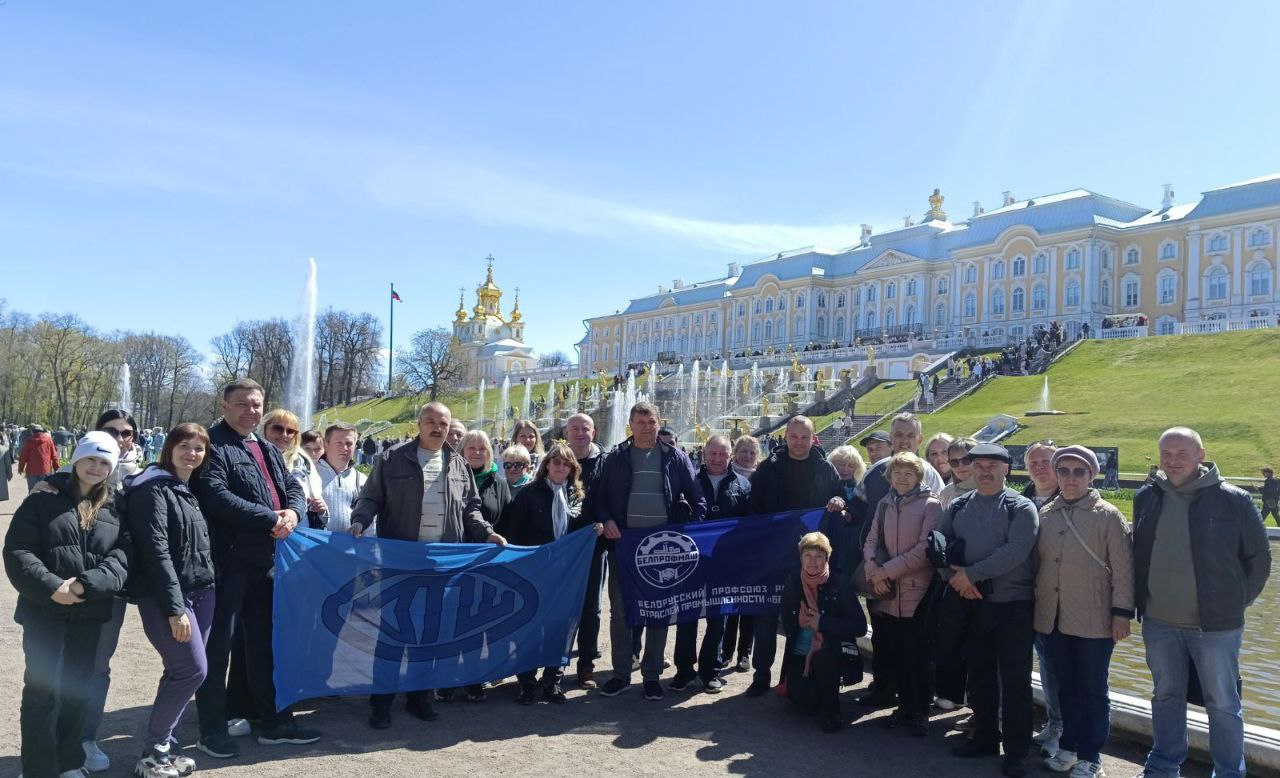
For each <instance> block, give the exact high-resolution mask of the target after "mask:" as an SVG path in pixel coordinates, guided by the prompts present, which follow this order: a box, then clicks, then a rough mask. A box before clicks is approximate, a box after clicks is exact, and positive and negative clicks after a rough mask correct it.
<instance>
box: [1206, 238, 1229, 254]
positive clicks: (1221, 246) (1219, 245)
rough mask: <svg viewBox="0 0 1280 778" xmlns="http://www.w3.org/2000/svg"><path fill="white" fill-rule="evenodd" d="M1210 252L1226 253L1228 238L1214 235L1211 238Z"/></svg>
mask: <svg viewBox="0 0 1280 778" xmlns="http://www.w3.org/2000/svg"><path fill="white" fill-rule="evenodd" d="M1209 250H1210V251H1226V250H1227V236H1226V235H1221V234H1219V235H1214V236H1213V237H1212V238H1209Z"/></svg>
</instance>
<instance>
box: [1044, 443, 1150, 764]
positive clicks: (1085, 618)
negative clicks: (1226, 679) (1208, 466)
mask: <svg viewBox="0 0 1280 778" xmlns="http://www.w3.org/2000/svg"><path fill="white" fill-rule="evenodd" d="M1052 462H1053V470H1054V473H1055V474H1056V476H1057V478H1058V494H1057V496H1056V497H1054V498H1053V499H1052V500H1050V501H1049V502H1048V503H1046V504H1045V506H1044V507H1043V508H1041V509H1040V534H1039V536H1038V539H1037V540H1036V552H1035V553H1036V559H1037V561H1038V570H1037V573H1036V589H1035V592H1036V610H1035V628H1036V632H1038V633H1040V635H1042V636H1043V637H1044V639H1045V649H1046V653H1048V655H1049V661H1050V663H1051V664H1052V665H1053V669H1054V672H1055V673H1056V674H1057V676H1058V703H1059V705H1060V706H1061V708H1062V736H1061V737H1060V738H1059V741H1058V750H1057V752H1056V753H1055V754H1053V755H1051V756H1050V757H1049V758H1048V759H1047V760H1045V766H1046V767H1048V768H1049V769H1050V770H1053V771H1055V772H1060V773H1065V772H1068V771H1070V773H1071V775H1073V776H1082V777H1085V776H1096V775H1102V764H1101V758H1100V756H1099V752H1100V751H1101V749H1102V747H1103V746H1104V745H1106V742H1107V730H1108V727H1109V726H1110V711H1111V703H1110V699H1109V696H1108V690H1107V675H1108V671H1109V668H1110V666H1111V652H1112V649H1114V648H1115V644H1116V641H1119V640H1123V639H1125V638H1126V637H1128V636H1129V620H1130V619H1132V618H1133V616H1134V605H1133V540H1132V537H1131V535H1130V532H1129V525H1128V524H1127V523H1125V520H1124V516H1123V515H1122V514H1121V513H1120V510H1119V509H1118V508H1116V507H1115V506H1114V505H1112V504H1111V503H1109V502H1107V501H1106V500H1104V499H1102V498H1101V497H1100V496H1099V495H1098V490H1097V489H1094V488H1093V480H1094V479H1095V478H1097V476H1098V458H1097V456H1095V455H1094V453H1093V452H1092V451H1090V450H1089V449H1087V448H1085V447H1084V446H1067V447H1066V448H1060V449H1058V450H1057V452H1056V453H1054V455H1053V460H1052Z"/></svg>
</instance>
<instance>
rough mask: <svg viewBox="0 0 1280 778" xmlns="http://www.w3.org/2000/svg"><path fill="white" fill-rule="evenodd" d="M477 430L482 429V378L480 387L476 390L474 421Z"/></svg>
mask: <svg viewBox="0 0 1280 778" xmlns="http://www.w3.org/2000/svg"><path fill="white" fill-rule="evenodd" d="M475 427H476V429H478V430H482V429H484V379H483V378H481V379H480V388H479V389H478V390H477V391H476V423H475Z"/></svg>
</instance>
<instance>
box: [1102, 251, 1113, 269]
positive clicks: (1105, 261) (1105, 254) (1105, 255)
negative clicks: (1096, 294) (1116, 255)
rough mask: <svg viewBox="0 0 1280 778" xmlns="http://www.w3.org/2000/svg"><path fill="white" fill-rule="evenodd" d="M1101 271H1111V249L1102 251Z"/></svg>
mask: <svg viewBox="0 0 1280 778" xmlns="http://www.w3.org/2000/svg"><path fill="white" fill-rule="evenodd" d="M1102 269H1103V270H1110V269H1111V249H1103V250H1102Z"/></svg>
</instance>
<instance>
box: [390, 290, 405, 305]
mask: <svg viewBox="0 0 1280 778" xmlns="http://www.w3.org/2000/svg"><path fill="white" fill-rule="evenodd" d="M391 299H392V300H395V301H396V302H398V303H402V302H404V300H401V299H400V293H399V292H397V291H396V290H395V289H392V290H391Z"/></svg>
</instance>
